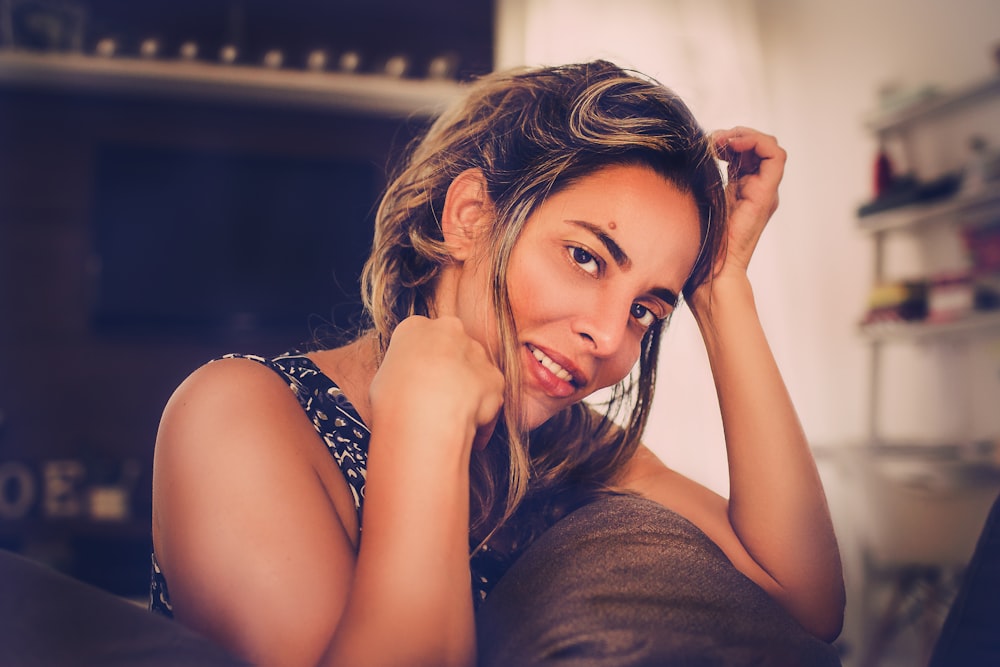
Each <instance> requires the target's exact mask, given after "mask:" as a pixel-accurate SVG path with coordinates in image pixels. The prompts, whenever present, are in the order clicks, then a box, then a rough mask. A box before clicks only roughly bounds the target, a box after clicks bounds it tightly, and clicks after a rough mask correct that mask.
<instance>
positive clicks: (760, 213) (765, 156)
mask: <svg viewBox="0 0 1000 667" xmlns="http://www.w3.org/2000/svg"><path fill="white" fill-rule="evenodd" d="M712 140H713V141H714V142H715V145H716V147H717V148H718V151H719V156H720V157H721V158H722V159H724V160H726V161H727V162H728V163H729V185H728V187H727V189H726V194H727V198H728V200H729V207H730V208H729V221H728V222H729V231H728V239H727V240H728V243H727V246H726V247H725V248H724V249H723V254H722V256H720V257H719V260H718V264H717V266H716V269H717V273H722V272H723V271H724V270H725V269H738V270H741V271H744V272H745V271H746V269H747V266H748V265H749V263H750V257H751V256H752V255H753V251H754V249H755V248H756V247H757V241H758V240H759V239H760V235H761V233H762V232H763V231H764V227H765V225H766V224H767V221H768V220H769V219H770V218H771V215H773V214H774V211H775V210H776V209H777V208H778V184H779V183H780V182H781V177H782V175H783V174H784V170H785V159H786V153H785V150H784V149H783V148H782V147H781V146H779V145H778V141H777V139H775V138H774V137H772V136H770V135H767V134H764V133H762V132H758V131H757V130H753V129H750V128H747V127H734V128H732V129H729V130H720V131H717V132H715V133H713V134H712Z"/></svg>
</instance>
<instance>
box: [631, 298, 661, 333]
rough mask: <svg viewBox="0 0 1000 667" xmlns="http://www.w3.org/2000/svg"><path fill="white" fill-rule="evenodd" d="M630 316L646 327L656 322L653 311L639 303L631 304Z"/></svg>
mask: <svg viewBox="0 0 1000 667" xmlns="http://www.w3.org/2000/svg"><path fill="white" fill-rule="evenodd" d="M632 317H634V318H635V319H636V321H637V322H639V324H640V325H641V326H643V327H645V328H647V329H648V328H649V327H651V326H653V324H654V323H655V322H656V315H654V314H653V311H651V310H650V309H649V308H646V306H644V305H642V304H641V303H633V304H632Z"/></svg>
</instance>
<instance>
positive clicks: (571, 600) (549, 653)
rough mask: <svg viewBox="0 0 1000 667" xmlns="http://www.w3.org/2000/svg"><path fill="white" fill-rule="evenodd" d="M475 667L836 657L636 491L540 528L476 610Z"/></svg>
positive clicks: (835, 661)
mask: <svg viewBox="0 0 1000 667" xmlns="http://www.w3.org/2000/svg"><path fill="white" fill-rule="evenodd" d="M477 628H478V629H477V633H478V642H479V650H480V665H481V666H482V667H510V666H511V665H517V666H520V667H530V666H533V665H552V666H559V667H629V666H636V665H643V666H653V665H667V666H670V665H678V666H679V665H684V666H686V667H694V666H698V667H701V666H704V667H708V666H712V667H737V666H743V665H747V666H749V665H754V666H758V667H763V666H769V665H774V666H776V667H777V666H781V667H788V666H790V665H795V666H810V665H817V666H823V667H826V666H830V667H836V666H837V665H840V659H839V657H838V655H837V652H836V650H835V649H834V647H833V646H831V645H830V644H827V643H825V642H823V641H820V640H818V639H816V638H815V637H813V636H812V635H809V634H808V633H807V632H806V631H805V630H803V629H802V627H801V626H799V625H798V624H797V623H796V622H795V621H794V620H793V619H792V618H791V616H789V615H788V614H787V613H786V612H785V611H784V609H783V608H782V607H781V606H779V605H778V604H777V603H776V602H774V600H772V599H771V597H770V596H769V595H768V594H767V593H765V592H764V590H763V589H761V588H760V587H759V586H757V585H756V584H754V583H753V582H752V581H750V580H749V579H748V578H747V577H745V576H744V575H743V574H742V573H740V572H739V571H738V570H737V569H736V568H735V567H733V565H732V564H731V563H730V562H729V560H728V559H727V558H726V556H725V555H724V554H723V553H722V551H721V550H720V549H719V548H718V547H716V546H715V544H714V543H713V542H712V541H711V540H709V539H708V538H707V537H706V536H705V534H704V533H702V532H701V531H700V530H699V529H698V528H696V527H695V526H694V525H693V524H691V523H690V522H688V521H687V520H685V519H684V518H682V517H681V516H679V515H677V514H676V513H674V512H671V511H670V510H667V509H665V508H663V507H662V506H661V505H658V504H656V503H654V502H651V501H648V500H644V499H642V498H636V497H632V496H611V497H606V498H602V499H600V500H597V501H595V502H593V503H591V504H589V505H586V506H584V507H583V508H581V509H578V510H576V511H575V512H573V513H571V514H569V515H568V516H567V517H565V518H564V519H562V520H561V521H560V522H558V523H557V524H556V525H555V526H553V527H552V528H550V529H549V530H548V531H547V532H545V533H544V534H543V535H542V536H541V537H540V538H539V539H538V540H537V541H536V542H535V543H534V544H532V545H531V546H530V547H529V548H528V549H527V550H526V551H525V553H524V554H523V555H522V556H521V557H520V558H519V559H518V560H517V562H515V564H514V565H513V566H512V568H511V569H510V570H509V571H508V572H507V574H506V575H504V577H503V578H502V579H501V580H500V582H499V583H498V584H497V586H496V588H494V589H493V591H492V593H491V594H490V596H489V597H488V598H487V599H486V601H485V602H484V604H483V606H482V607H481V608H480V611H479V614H478V615H477Z"/></svg>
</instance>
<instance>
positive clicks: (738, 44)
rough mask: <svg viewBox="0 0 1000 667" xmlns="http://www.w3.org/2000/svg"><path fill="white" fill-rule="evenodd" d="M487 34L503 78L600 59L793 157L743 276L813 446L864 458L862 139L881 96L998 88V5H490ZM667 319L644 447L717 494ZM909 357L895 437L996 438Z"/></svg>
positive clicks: (873, 0)
mask: <svg viewBox="0 0 1000 667" xmlns="http://www.w3.org/2000/svg"><path fill="white" fill-rule="evenodd" d="M498 19H499V21H498V22H499V39H498V53H497V55H498V58H497V59H498V65H499V66H508V65H516V64H554V63H558V62H570V61H576V60H583V59H588V58H594V57H605V58H609V59H611V60H614V61H616V62H619V63H621V64H623V65H626V66H630V67H635V68H637V69H640V70H642V71H644V72H646V73H648V74H650V75H652V76H655V77H656V78H658V79H659V80H661V81H662V82H664V83H665V84H666V85H668V86H670V87H672V88H674V89H675V90H677V91H678V92H679V93H680V94H681V95H682V96H684V97H685V99H687V101H688V102H689V104H690V105H691V107H692V109H693V110H694V111H695V113H696V115H697V116H698V117H699V118H700V119H701V121H702V123H703V124H704V125H705V126H706V127H707V128H715V127H724V126H729V125H734V124H747V125H754V126H757V127H760V128H761V129H763V130H765V131H768V132H772V133H774V134H776V135H777V136H778V138H779V139H780V140H781V142H782V144H783V145H784V146H785V147H786V148H787V149H788V151H789V163H788V167H787V172H786V177H785V181H784V183H783V185H782V189H781V197H782V204H781V207H780V209H779V211H778V213H777V214H776V215H775V217H774V219H773V220H772V222H771V223H770V225H769V228H768V230H767V231H766V233H765V236H764V238H763V240H762V242H761V245H760V247H759V250H758V253H757V256H756V257H755V259H754V263H753V265H752V266H751V271H752V277H753V279H754V283H755V288H756V293H757V298H758V305H759V309H760V312H761V317H762V319H763V321H764V326H765V328H766V330H767V331H768V335H769V337H770V339H771V342H772V346H773V348H774V350H775V355H776V357H777V358H778V362H779V364H780V365H781V367H782V369H783V371H784V373H785V377H786V381H787V382H788V384H789V387H790V390H791V392H792V395H793V398H794V400H795V402H796V405H797V406H798V409H799V413H800V416H801V418H802V421H803V424H804V426H805V429H806V432H807V433H808V435H809V437H810V439H811V441H812V442H813V443H814V444H816V445H819V446H839V445H842V444H847V443H858V442H860V441H863V440H864V438H865V437H866V436H867V423H868V422H867V419H868V405H869V399H870V397H869V396H868V394H867V373H868V368H869V364H868V361H869V357H868V349H867V347H866V345H865V344H864V343H863V342H862V341H861V340H860V339H859V337H858V336H857V333H856V322H857V321H858V319H859V317H860V315H861V314H862V310H863V308H864V303H865V300H866V297H867V293H868V289H869V287H870V284H871V279H872V262H873V259H872V252H871V244H870V240H869V239H868V238H867V237H866V236H865V235H863V234H861V233H860V232H859V231H858V230H857V227H856V225H855V210H856V208H857V206H858V205H859V204H860V203H862V202H864V201H866V200H867V199H868V198H869V197H870V196H871V188H872V162H873V157H874V153H875V148H876V146H875V141H874V139H873V138H872V137H871V136H869V135H868V134H867V132H866V131H865V129H864V128H863V125H862V122H863V119H864V117H865V115H866V114H867V113H868V112H870V111H871V110H872V109H873V108H874V107H875V106H876V104H877V94H878V91H879V89H880V88H881V87H882V86H883V85H885V84H887V83H892V82H895V83H898V84H901V85H904V86H906V85H914V86H915V85H922V84H934V85H937V86H938V87H940V88H943V89H950V88H953V87H955V86H961V85H963V84H966V83H969V82H974V81H978V80H980V79H982V78H985V77H987V76H989V75H990V74H991V73H992V72H995V71H997V66H996V65H995V64H994V62H993V61H992V53H993V49H994V48H996V47H997V46H998V44H1000V3H998V2H996V1H995V0H839V1H838V2H813V1H811V0H619V1H618V2H615V3H608V2H604V1H603V0H500V2H499V5H498ZM998 126H1000V123H998ZM677 319H679V320H680V321H675V323H674V325H673V327H672V330H671V331H670V333H669V335H668V337H667V339H666V341H665V347H664V355H663V356H664V360H663V362H662V368H661V377H662V378H663V381H661V383H660V387H659V388H658V393H657V404H656V410H655V414H654V417H653V419H652V420H651V423H650V427H649V430H648V432H647V440H648V441H649V442H650V444H651V445H652V446H653V447H654V449H656V450H657V452H658V453H659V454H660V455H661V456H662V457H663V458H664V459H666V460H667V461H668V463H670V464H672V465H674V466H675V467H677V468H678V469H680V470H682V471H684V472H686V473H687V474H689V475H691V476H692V477H695V478H696V479H698V480H700V481H702V482H704V483H706V484H708V485H709V486H711V487H712V488H715V489H716V490H718V491H720V492H723V493H725V492H726V489H727V485H728V480H727V476H726V471H725V463H724V462H725V456H724V451H723V450H722V447H721V426H720V424H719V422H718V419H717V416H716V414H715V413H716V411H717V406H716V404H715V403H714V391H713V389H712V385H711V379H710V377H708V376H707V364H706V363H705V361H704V353H703V351H702V349H701V346H700V340H699V339H698V335H697V331H696V330H695V328H694V325H693V322H691V321H690V318H689V317H687V318H686V317H681V318H677ZM914 354H915V355H916V356H918V357H922V358H923V361H924V362H926V363H924V366H925V367H923V368H917V367H916V365H915V364H914V363H912V362H913V361H914V359H913V357H912V356H911V357H907V356H906V353H905V352H904V353H903V358H902V359H899V360H896V367H897V368H899V367H903V368H904V369H908V370H907V372H908V373H911V376H910V377H908V378H904V380H903V381H902V382H897V387H895V388H892V387H891V388H890V390H892V389H901V390H899V391H890V392H889V393H890V399H894V400H889V401H888V402H887V405H886V408H887V412H889V415H888V419H887V421H888V427H887V428H888V430H889V431H890V434H892V432H895V434H897V435H900V436H906V437H915V436H924V437H931V438H941V439H948V438H955V437H957V436H969V435H974V436H982V435H984V434H986V435H988V434H989V433H990V431H991V429H992V432H993V434H994V435H996V433H997V432H998V431H1000V424H998V422H997V418H998V417H997V414H996V413H997V411H994V410H992V409H988V410H987V409H983V408H980V409H978V410H976V411H975V412H976V413H977V414H979V415H980V416H981V418H980V419H979V421H980V422H982V424H980V428H979V429H978V431H979V432H978V433H974V434H969V433H959V432H957V431H959V430H961V424H960V423H959V422H961V420H962V418H961V417H956V415H957V414H959V413H957V412H956V411H954V410H947V409H939V408H940V403H941V402H942V401H947V400H949V399H954V398H955V397H956V395H957V394H956V392H955V391H953V390H954V389H955V387H956V386H958V385H962V384H963V380H964V379H965V377H964V375H963V374H962V373H961V372H956V371H955V369H956V368H957V367H958V366H957V365H956V358H959V357H961V354H959V353H957V352H955V351H954V350H945V351H943V352H942V351H937V352H932V353H930V354H928V352H927V350H919V351H916V352H914ZM928 358H929V359H928ZM958 361H959V362H962V361H963V360H962V359H958ZM992 361H993V360H991V362H992ZM995 361H996V362H997V364H1000V359H998V360H995ZM972 365H975V363H973V364H972ZM979 367H980V368H982V367H983V366H982V365H981V364H980V365H979ZM991 372H992V371H991V369H990V368H989V367H988V365H987V368H986V371H985V372H984V373H983V377H981V378H979V379H978V380H977V382H978V386H979V387H980V388H982V389H985V390H986V391H985V392H983V391H981V392H979V393H980V394H984V395H986V396H989V395H990V391H991V390H996V389H997V388H998V387H996V386H993V387H991V386H990V385H991V383H992V384H993V385H996V384H997V383H998V382H1000V375H996V374H994V375H990V373H991ZM895 375H896V376H899V373H896V374H895ZM986 413H989V414H990V415H993V419H992V421H991V420H990V418H989V417H982V415H984V414H986ZM917 417H919V418H917Z"/></svg>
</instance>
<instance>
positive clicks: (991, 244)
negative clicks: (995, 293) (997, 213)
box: [962, 221, 1000, 275]
mask: <svg viewBox="0 0 1000 667" xmlns="http://www.w3.org/2000/svg"><path fill="white" fill-rule="evenodd" d="M962 238H963V240H964V241H965V248H966V250H967V251H968V253H969V259H970V260H971V261H972V267H973V269H974V270H975V271H976V272H977V273H979V274H982V275H989V274H1000V221H997V222H996V223H994V224H990V225H985V226H982V227H966V228H964V229H963V230H962Z"/></svg>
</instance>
